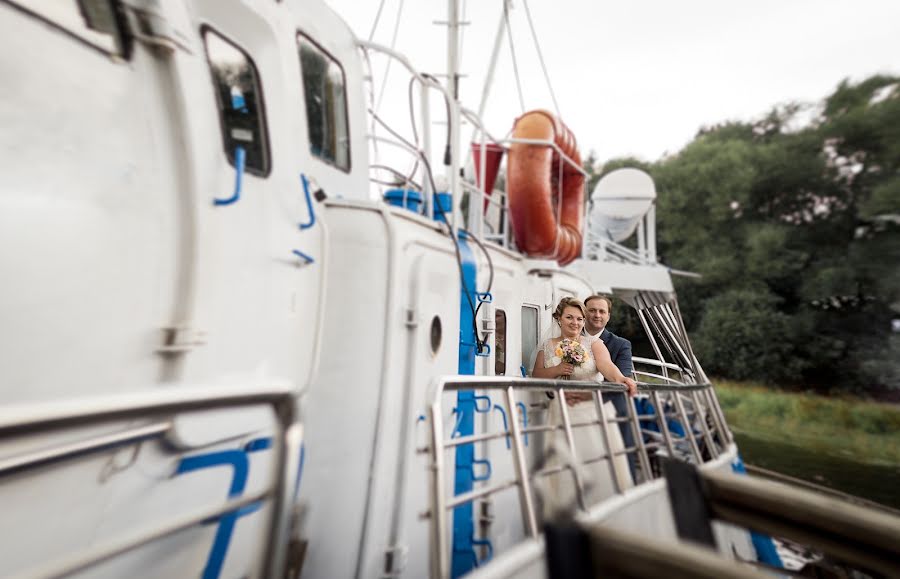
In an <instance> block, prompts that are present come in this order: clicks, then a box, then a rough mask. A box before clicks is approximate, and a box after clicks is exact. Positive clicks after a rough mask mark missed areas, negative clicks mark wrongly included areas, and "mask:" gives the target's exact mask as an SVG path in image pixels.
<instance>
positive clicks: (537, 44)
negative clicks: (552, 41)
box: [522, 0, 562, 118]
mask: <svg viewBox="0 0 900 579" xmlns="http://www.w3.org/2000/svg"><path fill="white" fill-rule="evenodd" d="M522 5H523V6H525V15H526V16H527V17H528V26H529V28H531V37H532V38H533V39H534V47H535V49H537V54H538V60H540V62H541V70H542V71H543V72H544V80H545V81H547V88H548V89H549V90H550V98H551V99H553V108H554V109H555V110H556V117H557V118H562V116H561V115H560V114H559V103H557V102H556V93H554V92H553V85H552V84H551V83H550V75H549V74H548V73H547V65H546V64H544V54H543V53H542V52H541V43H540V42H538V37H537V32H535V30H534V22H532V20H531V10H529V9H528V0H522Z"/></svg>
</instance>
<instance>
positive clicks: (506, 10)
mask: <svg viewBox="0 0 900 579" xmlns="http://www.w3.org/2000/svg"><path fill="white" fill-rule="evenodd" d="M503 18H504V20H506V37H507V38H508V39H509V53H510V54H511V55H512V64H513V74H514V75H515V77H516V89H517V90H518V91H519V106H520V107H521V108H522V113H523V114H524V113H525V97H524V96H522V80H521V79H520V78H519V64H518V62H516V46H515V44H513V37H512V27H511V26H510V25H509V2H508V1H507V0H504V1H503Z"/></svg>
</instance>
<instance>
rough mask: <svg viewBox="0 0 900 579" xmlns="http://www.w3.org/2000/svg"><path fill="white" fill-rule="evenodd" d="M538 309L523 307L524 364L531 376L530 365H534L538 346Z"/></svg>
mask: <svg viewBox="0 0 900 579" xmlns="http://www.w3.org/2000/svg"><path fill="white" fill-rule="evenodd" d="M539 330H540V329H539V328H538V309H537V308H536V307H533V306H522V364H523V365H524V366H525V372H527V373H528V374H529V375H530V374H531V367H529V366H528V365H529V364H534V358H535V356H536V353H535V350H537V346H538V335H539V334H538V332H539Z"/></svg>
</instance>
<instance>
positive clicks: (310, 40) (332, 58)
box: [294, 29, 353, 174]
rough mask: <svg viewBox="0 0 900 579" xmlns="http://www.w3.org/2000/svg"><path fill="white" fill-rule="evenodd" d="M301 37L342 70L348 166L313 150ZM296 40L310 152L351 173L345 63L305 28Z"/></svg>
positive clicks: (297, 35) (315, 156)
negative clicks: (301, 56) (305, 30)
mask: <svg viewBox="0 0 900 579" xmlns="http://www.w3.org/2000/svg"><path fill="white" fill-rule="evenodd" d="M301 37H302V38H303V39H304V40H305V41H306V42H308V43H310V44H312V45H313V46H315V47H316V49H317V50H318V51H319V52H321V53H322V54H324V55H325V56H326V57H327V58H328V59H329V60H330V61H331V62H333V63H334V64H336V65H337V67H338V68H339V69H340V71H341V80H342V81H343V88H344V111H343V113H344V119H345V120H346V124H347V166H346V167H342V166H341V165H339V164H338V163H337V162H336V161H332V160H331V159H328V158H326V157H323V156H321V155H317V154H316V153H315V151H314V150H313V142H312V139H311V138H310V135H309V130H310V127H311V125H310V121H309V106H308V105H307V103H306V79H305V77H304V74H303V61H302V59H301V58H300V39H301ZM294 40H295V41H296V44H297V63H298V65H299V66H300V88H301V93H302V95H303V107H304V112H305V116H306V137H307V140H308V141H309V153H310V155H311V156H312V157H313V158H314V159H316V160H318V161H321V162H322V163H325V164H326V165H329V166H331V167H334V168H335V169H337V170H339V171H342V172H344V173H348V174H349V173H350V172H351V171H352V169H353V147H352V146H351V142H350V102H349V101H350V99H349V98H348V96H349V94H350V93H349V91H348V90H347V71H346V70H344V65H343V64H342V63H341V61H340V60H338V59H337V58H336V57H335V56H334V55H333V54H332V53H331V52H330V51H328V50H326V49H325V47H323V46H322V44H321V43H319V42H317V41H316V40H315V39H314V38H313V37H312V36H311V35H309V34H308V33H306V32H304V31H303V30H300V29H298V30H297V31H296V34H295V36H294Z"/></svg>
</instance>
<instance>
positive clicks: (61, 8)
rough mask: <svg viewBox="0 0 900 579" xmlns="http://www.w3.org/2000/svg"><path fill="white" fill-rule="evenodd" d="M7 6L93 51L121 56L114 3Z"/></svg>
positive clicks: (33, 0) (33, 1)
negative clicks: (59, 31)
mask: <svg viewBox="0 0 900 579" xmlns="http://www.w3.org/2000/svg"><path fill="white" fill-rule="evenodd" d="M9 2H10V3H11V4H12V5H13V6H15V7H17V8H20V9H22V11H24V12H26V13H28V14H31V15H32V16H35V17H37V18H40V19H41V20H43V21H45V22H48V23H50V24H51V25H53V26H54V27H56V28H58V29H60V30H61V31H63V32H65V33H67V34H69V35H71V36H73V37H75V38H77V39H78V40H81V41H83V42H86V43H87V44H89V45H90V46H92V47H94V48H99V49H100V50H102V51H104V52H107V53H111V54H119V55H124V52H125V50H124V48H125V47H124V37H123V35H122V30H121V29H120V26H119V25H120V21H119V17H118V14H117V13H116V7H115V1H114V0H55V1H54V2H48V1H47V0H9Z"/></svg>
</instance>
